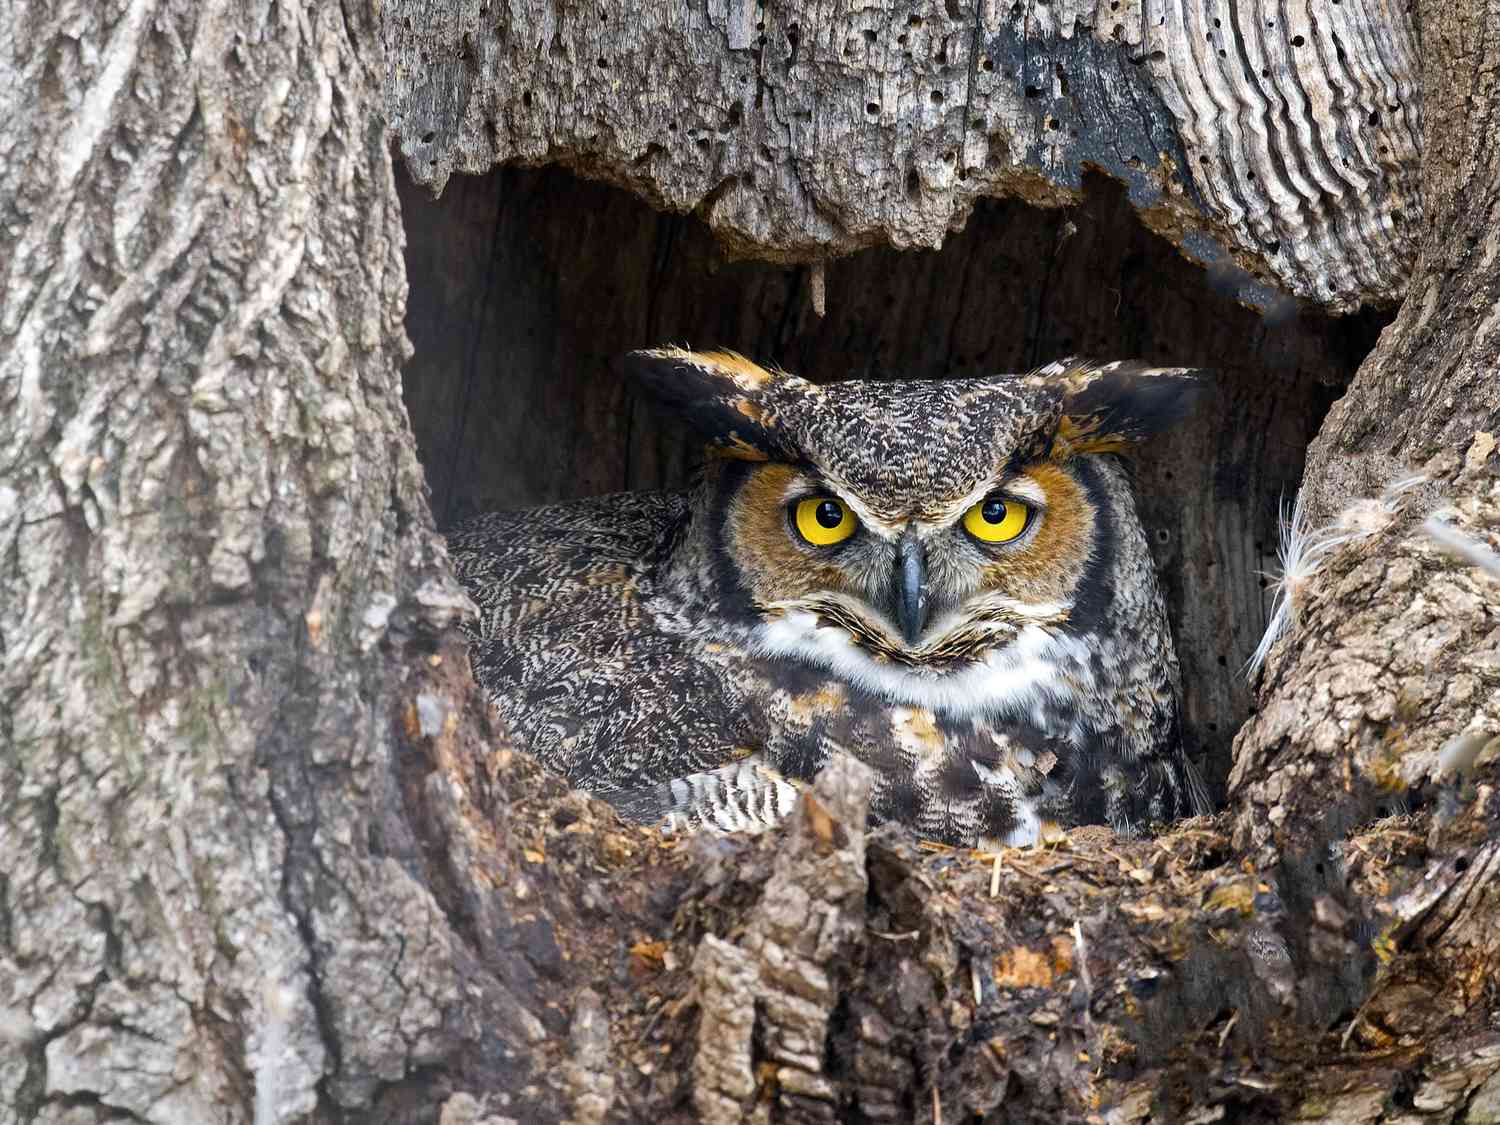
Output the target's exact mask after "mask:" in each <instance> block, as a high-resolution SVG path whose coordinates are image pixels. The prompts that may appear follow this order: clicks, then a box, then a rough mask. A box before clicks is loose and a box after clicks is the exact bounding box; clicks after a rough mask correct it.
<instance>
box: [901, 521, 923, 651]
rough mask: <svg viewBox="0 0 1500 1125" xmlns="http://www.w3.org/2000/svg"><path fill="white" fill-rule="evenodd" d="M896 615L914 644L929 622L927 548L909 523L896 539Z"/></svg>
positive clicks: (910, 642)
mask: <svg viewBox="0 0 1500 1125" xmlns="http://www.w3.org/2000/svg"><path fill="white" fill-rule="evenodd" d="M896 619H897V621H898V622H899V623H900V625H901V635H902V636H903V637H905V638H906V643H907V644H909V645H913V644H916V643H917V638H918V637H920V636H921V635H922V628H923V626H925V625H926V624H927V549H926V548H925V547H923V546H922V541H921V540H920V539H918V538H917V533H916V530H915V529H914V528H910V527H908V528H907V529H906V531H905V532H903V533H902V535H901V538H900V539H899V540H897V542H896Z"/></svg>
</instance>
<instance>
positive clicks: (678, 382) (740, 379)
mask: <svg viewBox="0 0 1500 1125" xmlns="http://www.w3.org/2000/svg"><path fill="white" fill-rule="evenodd" d="M625 373H626V375H627V377H628V378H629V379H630V381H631V383H633V384H634V385H635V386H636V387H637V388H638V389H639V390H640V391H642V392H643V393H644V394H645V395H646V396H647V397H648V398H651V399H652V400H654V401H655V402H657V403H659V404H660V405H662V406H664V407H666V408H667V409H669V410H671V411H673V412H674V413H676V414H678V415H680V416H681V417H682V418H684V419H685V420H686V421H687V422H688V423H689V424H691V425H692V427H693V428H694V429H695V430H697V431H698V433H700V434H701V435H702V436H703V437H704V438H705V439H706V440H707V441H708V442H709V444H710V445H711V446H713V447H714V449H715V451H716V452H718V453H719V454H720V455H721V456H724V457H735V458H739V459H741V460H745V461H767V460H772V459H778V460H779V459H786V458H788V457H790V456H793V455H794V451H793V450H791V449H790V448H789V443H788V440H787V436H786V435H785V434H784V433H783V432H782V431H781V430H780V428H779V426H778V420H777V416H776V410H775V408H774V405H773V399H774V394H773V392H774V391H775V389H776V388H777V387H779V386H781V385H783V384H786V383H789V382H792V381H799V382H800V380H795V376H791V375H786V374H784V373H782V372H779V371H767V370H766V369H765V368H763V367H760V366H758V365H756V364H754V363H752V362H751V361H750V360H748V359H746V358H745V357H744V356H742V355H738V354H737V353H735V352H728V351H716V352H691V351H687V350H685V349H683V348H656V349H653V350H651V351H639V352H631V353H630V354H629V355H627V356H626V357H625Z"/></svg>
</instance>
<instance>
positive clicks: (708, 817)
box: [599, 754, 801, 832]
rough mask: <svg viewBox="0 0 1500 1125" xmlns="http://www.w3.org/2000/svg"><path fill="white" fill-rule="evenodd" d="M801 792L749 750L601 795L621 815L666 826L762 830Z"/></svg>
mask: <svg viewBox="0 0 1500 1125" xmlns="http://www.w3.org/2000/svg"><path fill="white" fill-rule="evenodd" d="M800 792H801V783H799V782H796V781H793V780H791V779H789V778H787V777H786V776H784V775H783V774H781V773H780V772H778V771H777V770H775V769H772V768H771V767H770V766H768V765H766V764H765V761H764V759H763V758H762V757H761V755H759V754H751V755H749V756H748V757H743V758H741V759H740V760H739V761H736V762H731V763H730V764H729V765H727V766H720V767H718V768H717V769H711V770H704V771H702V772H701V773H691V774H687V775H685V776H683V777H674V778H673V779H672V780H671V781H665V782H661V783H659V784H655V785H647V786H642V787H641V788H639V789H619V790H615V791H614V792H610V793H600V794H599V796H600V797H603V798H604V799H605V800H606V801H608V802H609V803H610V804H611V805H613V806H614V807H615V808H616V809H618V810H619V811H620V813H621V815H623V816H626V817H629V818H630V819H631V820H638V821H642V822H644V823H647V824H655V825H657V826H658V827H660V828H661V830H662V831H664V832H692V831H696V830H698V829H708V830H709V831H713V832H761V831H764V830H765V829H767V828H773V827H775V826H776V825H777V824H779V823H780V822H781V821H782V819H783V818H785V817H786V815H787V814H788V813H790V812H791V811H792V808H793V806H795V805H796V803H797V795H798V793H800Z"/></svg>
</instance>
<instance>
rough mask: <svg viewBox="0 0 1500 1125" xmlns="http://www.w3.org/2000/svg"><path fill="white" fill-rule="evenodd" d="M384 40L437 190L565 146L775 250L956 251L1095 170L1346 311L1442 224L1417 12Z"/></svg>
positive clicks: (1168, 231) (472, 22)
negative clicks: (991, 212)
mask: <svg viewBox="0 0 1500 1125" xmlns="http://www.w3.org/2000/svg"><path fill="white" fill-rule="evenodd" d="M387 30H388V35H387V47H388V51H387V59H388V61H387V65H388V67H389V71H388V75H389V77H388V88H389V100H390V105H391V112H392V119H393V124H394V125H395V127H396V129H397V133H398V137H399V144H400V148H401V152H402V154H403V156H404V157H405V159H406V162H407V164H408V166H409V167H410V168H411V170H412V174H413V175H414V176H415V177H416V178H417V180H418V181H419V182H421V183H423V184H425V185H427V186H429V187H430V188H432V189H433V190H440V189H441V188H442V187H443V185H444V184H445V183H446V182H447V180H448V177H449V175H450V174H451V173H452V172H455V171H459V172H471V173H472V172H483V171H487V170H488V169H490V168H491V167H493V166H494V165H496V164H500V163H509V162H522V163H529V164H537V163H544V162H553V161H561V162H564V163H566V164H568V165H570V166H571V167H573V168H575V169H577V170H579V171H580V172H582V173H584V174H586V175H589V176H593V177H598V178H602V179H608V180H610V181H612V182H615V183H618V184H621V185H624V186H627V187H629V188H631V189H632V190H634V191H636V192H638V193H640V194H641V195H643V196H644V197H645V198H646V199H648V200H649V201H650V202H652V203H653V204H654V205H656V206H659V207H665V208H669V209H672V210H677V211H688V210H695V211H698V212H699V213H700V214H702V215H703V216H704V218H705V219H706V220H707V222H708V224H709V226H710V227H711V228H712V229H713V230H714V231H715V233H716V234H718V235H719V237H720V238H721V239H722V240H723V241H724V242H725V243H726V244H727V245H728V246H730V247H731V248H732V249H733V250H734V251H736V252H738V253H741V254H745V255H749V256H753V257H759V258H765V259H770V260H780V261H794V262H812V261H818V260H821V259H824V258H828V257H832V256H835V255H838V254H842V253H847V252H849V251H851V250H854V249H857V248H860V247H863V246H870V245H875V244H887V243H888V244H890V245H893V246H896V247H914V246H937V245H939V244H940V243H941V242H942V240H943V238H944V237H945V235H946V234H947V232H948V231H950V230H952V229H954V228H955V227H959V226H962V224H963V222H964V221H965V219H966V218H967V216H968V214H969V212H970V210H971V208H972V207H973V205H974V202H975V200H977V199H979V198H981V197H984V196H1008V197H1012V198H1019V199H1024V200H1027V201H1029V202H1032V203H1035V204H1040V205H1044V206H1056V205H1059V204H1063V203H1066V202H1070V201H1073V200H1076V199H1077V195H1078V190H1079V187H1080V181H1081V177H1082V174H1083V171H1084V169H1085V168H1087V167H1095V168H1100V169H1103V170H1104V171H1106V172H1108V174H1110V175H1112V176H1114V177H1115V178H1117V179H1119V180H1120V181H1121V182H1122V183H1124V184H1126V185H1127V186H1128V187H1129V190H1130V196H1131V200H1132V202H1133V203H1134V204H1135V206H1136V207H1137V208H1138V209H1139V210H1140V211H1141V214H1142V216H1143V217H1144V218H1145V219H1146V221H1147V222H1148V223H1149V224H1150V225H1151V226H1152V228H1153V229H1155V230H1157V231H1159V232H1161V233H1162V234H1164V235H1166V236H1167V237H1168V238H1170V239H1171V240H1172V241H1173V242H1175V243H1176V244H1177V245H1178V246H1179V248H1180V249H1181V250H1182V251H1183V252H1184V253H1186V254H1188V255H1190V256H1191V257H1193V258H1194V259H1196V260H1198V261H1200V262H1205V263H1212V262H1219V261H1221V260H1222V266H1223V268H1228V269H1237V270H1243V271H1246V273H1247V274H1248V275H1249V276H1244V275H1241V277H1242V280H1243V284H1242V285H1241V286H1240V289H1241V295H1242V297H1243V298H1244V299H1246V300H1249V301H1252V302H1255V303H1260V304H1265V303H1268V302H1270V301H1272V300H1273V295H1272V292H1271V290H1268V289H1267V288H1265V286H1267V285H1269V286H1271V287H1273V288H1276V289H1281V290H1285V291H1286V292H1289V293H1291V294H1294V295H1295V296H1297V297H1299V298H1305V299H1307V300H1311V301H1314V302H1317V303H1318V304H1320V305H1322V306H1324V307H1325V308H1328V309H1332V310H1347V309H1350V308H1353V307H1355V306H1357V305H1359V304H1360V303H1362V302H1376V303H1391V302H1393V301H1395V300H1397V299H1399V298H1400V297H1401V295H1402V294H1403V292H1404V281H1405V278H1406V275H1407V270H1408V269H1409V266H1410V261H1411V257H1412V251H1413V245H1414V242H1415V239H1416V237H1418V234H1419V232H1420V231H1421V229H1422V203H1421V193H1420V190H1419V188H1418V183H1417V178H1416V171H1417V138H1418V136H1419V133H1420V127H1421V103H1420V96H1419V90H1420V86H1419V82H1418V75H1417V70H1416V55H1415V48H1416V43H1415V36H1414V33H1413V28H1412V19H1411V14H1410V12H1409V11H1408V7H1407V5H1406V4H1405V3H1402V2H1401V0H1295V2H1293V3H1284V2H1282V0H1239V2H1237V3H1234V2H1229V0H1185V2H1179V0H1097V2H1092V0H1091V2H1083V0H1062V2H1057V0H1052V2H1049V0H1024V2H1018V3H1013V4H1007V3H1000V2H998V0H979V2H976V3H973V4H963V3H958V2H957V0H943V2H941V3H939V2H936V0H895V2H892V3H887V4H880V5H861V4H844V3H835V4H832V5H827V4H822V3H815V2H811V0H797V2H794V3H790V4H777V5H774V6H771V5H760V4H756V3H752V2H750V0H704V2H703V3H696V2H695V3H688V4H666V5H660V6H656V5H652V6H645V7H641V8H639V9H636V8H631V9H628V10H627V9H623V8H618V7H614V6H610V5H604V6H601V7H588V6H584V7H578V6H570V5H564V4H559V3H555V2H554V0H526V2H524V3H510V4H498V3H492V2H490V0H462V2H459V3H432V2H426V0H419V2H410V3H404V4H402V5H400V10H399V12H396V13H395V14H394V18H392V19H390V20H388V21H387ZM1252 278H1253V279H1255V280H1254V281H1252Z"/></svg>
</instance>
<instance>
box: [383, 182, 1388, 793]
mask: <svg viewBox="0 0 1500 1125" xmlns="http://www.w3.org/2000/svg"><path fill="white" fill-rule="evenodd" d="M401 190H402V204H403V207H404V212H405V221H406V233H407V240H408V245H407V269H408V273H409V277H410V283H411V295H410V303H409V310H408V316H407V330H408V332H409V333H410V335H411V339H412V343H413V344H414V345H415V347H416V353H415V355H414V356H413V357H412V359H411V361H410V363H409V364H408V365H407V368H406V371H405V390H406V401H407V406H408V409H409V411H410V413H411V420H412V426H413V428H414V430H415V432H416V438H417V446H418V449H419V451H420V453H421V456H422V459H423V462H424V464H425V466H426V470H427V480H428V483H429V485H430V486H431V489H432V503H433V511H434V514H435V516H436V518H437V521H438V525H439V527H447V526H449V525H450V524H452V523H454V522H456V521H457V520H460V519H463V518H465V517H467V516H469V515H473V514H475V513H478V512H481V511H486V510H492V509H497V508H518V507H527V506H531V505H535V504H541V503H545V502H549V501H556V500H562V499H567V498H571V497H577V496H587V495H592V494H597V493H605V492H614V491H619V490H622V489H638V488H660V487H674V486H678V485H680V484H681V483H682V482H683V481H684V479H685V476H686V473H687V471H688V467H689V465H690V462H691V460H692V459H693V457H694V456H695V455H696V452H695V449H694V447H693V443H692V442H690V441H689V440H688V438H687V436H686V435H685V434H684V433H682V432H681V431H680V430H679V429H678V428H677V427H676V426H675V425H674V424H673V423H672V422H671V421H670V420H664V419H661V418H659V417H657V416H656V415H654V414H653V413H652V412H651V411H650V410H648V409H647V408H646V407H645V406H644V405H643V404H641V403H638V402H635V401H633V400H632V399H631V398H630V396H628V395H627V394H626V393H625V389H624V387H623V385H622V383H621V380H620V357H621V356H622V355H623V354H624V353H625V352H626V351H629V350H630V349H632V348H639V347H648V346H656V345H661V344H667V343H675V344H687V345H690V346H693V347H698V348H706V347H728V348H733V349H735V350H737V351H740V352H743V353H745V354H746V355H748V356H750V357H751V358H752V359H755V360H757V361H760V362H762V363H765V362H775V363H778V364H780V365H781V366H783V367H785V368H786V369H788V370H790V371H794V372H796V373H797V374H800V375H803V376H805V377H807V378H811V379H817V380H832V379H840V378H851V377H858V378H891V379H899V378H939V377H942V376H945V375H967V374H983V373H988V372H995V371H1021V370H1025V369H1028V368H1030V367H1033V366H1036V365H1037V364H1039V363H1043V362H1045V361H1047V360H1050V359H1054V358H1057V357H1059V356H1064V355H1068V354H1086V355H1093V356H1097V357H1101V358H1142V359H1146V360H1150V361H1152V362H1158V363H1163V364H1181V365H1193V366H1204V367H1209V368H1212V369H1214V370H1215V371H1216V372H1217V383H1218V390H1217V392H1216V393H1215V394H1214V395H1213V396H1210V400H1209V402H1208V404H1207V405H1206V407H1205V408H1204V409H1202V410H1200V411H1199V413H1198V415H1197V417H1196V418H1195V419H1194V421H1193V422H1192V423H1191V424H1189V425H1187V426H1185V427H1183V428H1182V429H1181V430H1180V431H1178V432H1176V433H1173V434H1171V435H1169V436H1168V437H1166V438H1165V439H1163V440H1159V441H1157V442H1156V443H1155V444H1154V445H1152V446H1151V447H1150V448H1148V449H1146V450H1145V451H1144V453H1143V455H1142V456H1141V457H1140V458H1139V459H1138V472H1137V478H1136V479H1137V496H1138V502H1139V506H1140V512H1141V518H1142V520H1143V521H1144V523H1145V525H1146V527H1147V531H1148V535H1149V537H1150V540H1151V543H1152V547H1153V550H1154V551H1155V554H1156V559H1157V562H1158V564H1159V567H1160V570H1161V574H1162V578H1163V582H1164V586H1165V589H1166V592H1167V600H1168V606H1169V610H1170V612H1171V616H1172V623H1173V628H1174V631H1175V634H1176V637H1177V651H1178V656H1179V658H1180V659H1181V662H1182V669H1183V679H1184V691H1185V696H1186V699H1185V704H1186V706H1185V712H1184V715H1185V727H1186V729H1185V732H1184V735H1185V737H1186V738H1187V739H1188V742H1189V748H1190V752H1191V753H1192V754H1193V755H1194V757H1195V758H1196V759H1197V761H1198V762H1199V764H1200V766H1202V767H1203V771H1204V774H1205V776H1206V777H1207V778H1208V780H1209V782H1210V786H1211V788H1213V789H1214V791H1215V792H1216V794H1222V786H1223V781H1224V778H1225V777H1226V775H1227V774H1228V770H1229V764H1230V744H1231V742H1232V740H1233V737H1234V733H1235V731H1236V730H1237V729H1238V728H1239V726H1240V724H1241V723H1242V722H1243V721H1244V719H1245V718H1246V716H1247V715H1248V714H1249V712H1250V709H1251V706H1252V698H1251V692H1250V688H1249V685H1248V684H1247V682H1246V680H1245V678H1244V676H1243V673H1242V671H1241V669H1242V667H1243V665H1244V663H1245V660H1246V659H1247V657H1248V656H1249V654H1250V652H1251V651H1252V650H1253V649H1254V647H1255V643H1256V641H1257V640H1258V638H1259V636H1260V632H1261V630H1262V629H1263V627H1264V624H1265V619H1266V607H1267V603H1268V600H1269V598H1268V591H1267V590H1266V586H1267V580H1266V578H1265V576H1264V573H1263V572H1271V573H1274V572H1275V551H1276V544H1277V511H1278V505H1279V503H1280V502H1281V500H1282V499H1283V498H1285V499H1286V500H1288V501H1290V499H1291V497H1292V496H1293V494H1294V493H1295V491H1296V489H1297V485H1298V482H1299V480H1300V479H1301V476H1302V467H1303V458H1304V453H1305V450H1306V448H1307V444H1308V442H1309V441H1310V440H1311V439H1312V437H1313V435H1314V434H1315V433H1316V431H1317V428H1318V425H1319V423H1320V422H1321V421H1322V418H1323V416H1324V414H1325V413H1326V411H1327V409H1328V406H1329V405H1330V403H1331V402H1332V401H1333V400H1334V399H1335V398H1336V397H1338V395H1339V394H1340V393H1342V390H1343V388H1344V387H1345V386H1346V385H1347V384H1348V381H1349V380H1350V378H1351V377H1352V376H1353V374H1354V371H1355V369H1356V367H1357V366H1358V365H1359V363H1360V361H1361V360H1362V359H1363V358H1364V356H1365V355H1366V353H1367V352H1368V351H1369V350H1370V348H1371V347H1373V345H1374V341H1375V337H1376V335H1377V334H1378V332H1379V329H1380V327H1381V326H1382V325H1383V324H1384V323H1385V320H1386V319H1387V318H1386V317H1384V316H1382V315H1381V314H1374V313H1366V314H1362V315H1360V316H1357V317H1346V318H1341V319H1329V318H1326V317H1321V316H1316V315H1312V314H1307V313H1304V314H1302V315H1300V316H1299V315H1296V314H1295V313H1290V314H1288V313H1287V312H1285V311H1283V312H1282V313H1281V314H1279V315H1276V316H1274V317H1264V316H1262V315H1260V314H1259V313H1256V312H1253V311H1250V310H1249V309H1246V308H1243V307H1241V306H1240V305H1239V304H1237V303H1236V302H1235V301H1234V299H1233V293H1232V292H1231V291H1230V289H1229V285H1230V284H1232V283H1226V282H1225V281H1223V280H1222V279H1219V278H1217V277H1216V276H1215V275H1214V274H1213V273H1212V272H1205V271H1204V270H1203V269H1201V268H1199V267H1197V266H1194V265H1192V264H1191V263H1189V262H1187V261H1185V260H1184V259H1183V258H1181V257H1180V256H1179V255H1178V253H1177V252H1176V251H1175V250H1174V249H1173V248H1172V247H1171V246H1170V245H1169V244H1168V243H1166V242H1165V241H1164V240H1162V239H1160V238H1158V237H1156V236H1155V235H1153V234H1151V233H1150V232H1149V231H1148V230H1146V229H1145V228H1144V227H1143V226H1142V225H1141V223H1140V222H1139V220H1138V219H1137V218H1136V215H1135V212H1134V211H1133V210H1132V209H1131V207H1130V206H1129V204H1128V202H1127V201H1126V198H1125V195H1124V192H1123V190H1121V189H1120V188H1119V187H1118V186H1117V185H1115V184H1114V183H1113V182H1112V181H1109V180H1107V179H1104V178H1103V177H1095V178H1093V179H1092V180H1090V181H1089V183H1088V185H1087V191H1086V194H1085V198H1084V200H1083V202H1082V203H1081V204H1080V205H1079V206H1076V207H1071V208H1068V209H1065V210H1059V211H1044V210H1038V209H1037V208H1034V207H1031V206H1027V205H1025V204H1022V203H1018V202H1011V201H989V202H985V203H983V204H981V205H980V206H979V207H978V208H977V209H976V210H975V212H974V214H973V215H972V216H971V217H970V218H969V221H968V223H967V225H966V227H965V229H964V230H963V231H961V232H959V233H955V234H952V235H950V236H949V238H948V241H947V243H946V245H945V246H944V247H943V248H942V249H941V250H939V251H896V250H890V249H872V250H867V251H864V252H862V253H859V254H856V255H854V256H852V257H848V258H842V259H839V260H836V261H832V262H829V263H828V264H827V267H826V315H825V316H823V317H822V318H819V317H818V316H817V315H816V313H815V312H814V311H813V307H812V299H811V292H810V284H811V275H810V271H809V269H807V268H806V267H782V266H772V265H766V264H762V263H750V262H732V261H728V260H726V258H725V257H724V255H723V254H722V252H721V251H720V250H719V249H718V248H717V246H716V244H715V242H714V239H713V237H712V235H711V234H710V233H709V231H708V230H707V228H706V227H705V226H704V225H703V224H702V223H701V222H700V221H699V220H698V219H697V218H695V217H693V216H683V215H670V214H662V213H660V212H657V211H654V210H652V209H651V208H650V207H649V206H647V205H646V204H645V203H642V202H640V201H639V200H637V199H636V198H635V197H633V196H631V195H628V194H626V193H625V192H623V191H620V190H618V189H615V188H611V187H608V186H606V185H603V184H599V183H594V182H589V181H585V180H581V179H578V178H577V177H575V176H573V175H571V174H569V173H567V172H564V171H562V170H560V169H556V168H550V169H544V170H541V171H530V170H520V169H504V170H500V171H497V172H493V173H491V174H489V175H485V176H480V177H455V178H454V179H453V180H452V181H450V183H449V185H448V187H447V190H446V192H445V193H444V195H443V198H442V199H440V200H438V201H436V202H434V201H433V200H432V199H431V198H430V197H428V196H427V195H426V194H425V193H424V192H422V191H420V190H418V189H416V188H414V187H412V186H411V185H410V184H408V183H406V182H405V181H404V180H403V182H402V185H401Z"/></svg>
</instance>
